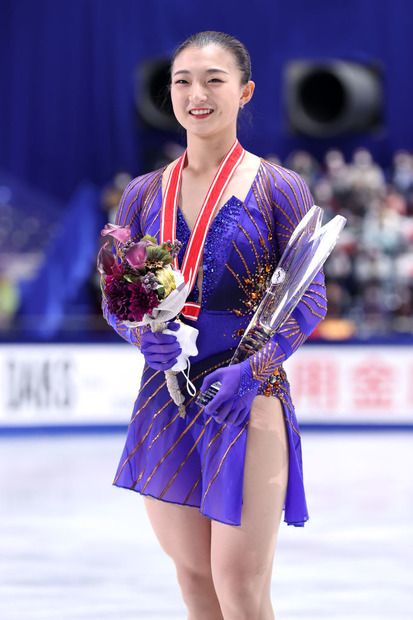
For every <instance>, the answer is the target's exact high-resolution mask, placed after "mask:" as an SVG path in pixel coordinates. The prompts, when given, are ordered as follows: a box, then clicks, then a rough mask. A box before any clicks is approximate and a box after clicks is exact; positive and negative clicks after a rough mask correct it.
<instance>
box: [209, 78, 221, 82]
mask: <svg viewBox="0 0 413 620" xmlns="http://www.w3.org/2000/svg"><path fill="white" fill-rule="evenodd" d="M209 82H222V80H220V79H219V78H211V79H210V80H209Z"/></svg>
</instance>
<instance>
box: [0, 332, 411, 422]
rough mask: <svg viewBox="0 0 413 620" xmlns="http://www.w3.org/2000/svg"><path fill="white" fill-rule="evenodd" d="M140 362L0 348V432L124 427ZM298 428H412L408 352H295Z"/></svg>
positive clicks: (122, 347) (127, 350) (46, 348)
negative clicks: (316, 425)
mask: <svg viewBox="0 0 413 620" xmlns="http://www.w3.org/2000/svg"><path fill="white" fill-rule="evenodd" d="M142 366H143V358H142V356H141V354H140V353H139V351H137V349H136V348H134V347H132V346H128V345H127V344H126V343H125V344H123V343H120V344H119V345H117V344H113V345H94V344H90V345H87V344H84V345H83V344H73V345H68V344H53V345H37V344H36V345H30V344H25V345H3V346H1V347H0V387H1V394H0V426H20V425H22V426H23V425H31V426H32V425H50V424H52V425H71V424H76V425H82V424H92V425H93V424H96V425H111V424H117V425H119V424H125V425H126V424H127V423H128V422H129V419H130V415H131V412H132V407H133V403H134V400H135V398H136V396H137V393H138V389H139V383H140V374H141V372H142ZM285 367H286V370H287V373H288V378H289V381H290V384H291V390H292V395H293V400H294V403H295V406H296V409H297V415H298V419H299V421H300V422H303V423H304V422H306V423H320V424H335V423H340V424H342V423H348V424H357V423H362V424H365V423H367V424H411V425H413V357H412V355H411V353H410V351H409V347H384V346H370V347H362V346H333V345H332V346H317V345H306V346H304V347H302V348H301V349H300V350H299V351H298V352H297V353H296V354H295V355H293V357H292V358H291V359H290V360H288V361H287V363H286V364H285Z"/></svg>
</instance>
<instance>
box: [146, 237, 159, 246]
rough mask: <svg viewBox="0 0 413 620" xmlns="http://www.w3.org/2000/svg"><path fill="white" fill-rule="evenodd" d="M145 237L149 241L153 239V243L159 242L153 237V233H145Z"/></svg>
mask: <svg viewBox="0 0 413 620" xmlns="http://www.w3.org/2000/svg"><path fill="white" fill-rule="evenodd" d="M143 238H144V239H147V240H148V241H152V243H156V244H157V243H158V242H157V241H156V239H155V237H151V235H145V236H144V237H143Z"/></svg>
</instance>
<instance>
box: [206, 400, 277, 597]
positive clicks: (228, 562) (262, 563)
mask: <svg viewBox="0 0 413 620" xmlns="http://www.w3.org/2000/svg"><path fill="white" fill-rule="evenodd" d="M287 482H288V439H287V433H286V428H285V420H284V412H283V408H282V405H281V403H280V401H279V400H278V399H277V398H274V397H266V396H257V397H256V398H255V400H254V402H253V405H252V409H251V414H250V422H249V427H248V438H247V447H246V459H245V472H244V487H243V506H242V516H241V525H240V526H239V527H233V526H228V525H225V524H222V523H219V522H216V521H213V522H212V525H211V527H212V533H211V538H212V541H211V558H212V571H213V575H214V582H215V584H216V587H217V588H218V590H219V585H218V584H219V583H220V582H222V580H223V579H224V580H225V576H226V575H231V574H234V572H235V573H238V578H240V580H241V581H243V578H245V579H249V578H251V575H254V576H260V575H261V576H262V586H263V588H267V589H269V583H270V580H271V570H272V562H273V556H274V549H275V544H276V541H277V534H278V527H279V523H280V519H281V515H282V511H283V507H284V501H285V494H286V489H287Z"/></svg>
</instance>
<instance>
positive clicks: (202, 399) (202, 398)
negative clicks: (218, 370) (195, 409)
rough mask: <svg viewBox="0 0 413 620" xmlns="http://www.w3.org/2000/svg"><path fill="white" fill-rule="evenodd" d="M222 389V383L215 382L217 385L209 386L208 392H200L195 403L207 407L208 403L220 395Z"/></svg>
mask: <svg viewBox="0 0 413 620" xmlns="http://www.w3.org/2000/svg"><path fill="white" fill-rule="evenodd" d="M220 387H221V382H220V381H215V383H213V384H212V385H210V386H209V388H208V389H207V391H206V392H199V394H198V396H197V399H196V401H195V402H196V404H197V405H199V407H205V406H206V405H207V404H208V403H210V402H211V400H212V399H213V398H214V396H216V395H217V394H218V392H219V388H220Z"/></svg>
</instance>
